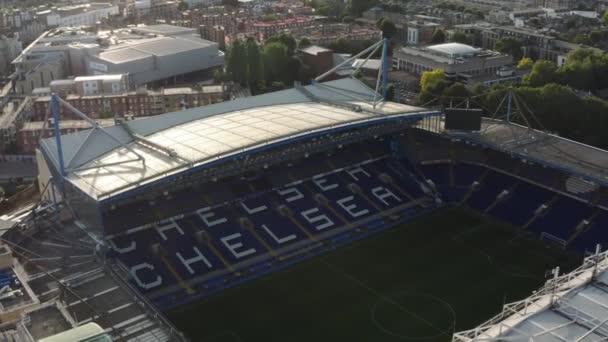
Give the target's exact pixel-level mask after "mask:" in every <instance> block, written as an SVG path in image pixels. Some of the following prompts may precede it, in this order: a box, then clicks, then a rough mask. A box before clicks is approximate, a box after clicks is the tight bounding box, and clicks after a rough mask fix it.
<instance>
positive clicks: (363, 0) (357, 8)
mask: <svg viewBox="0 0 608 342" xmlns="http://www.w3.org/2000/svg"><path fill="white" fill-rule="evenodd" d="M377 4H378V0H351V1H350V12H351V14H352V16H353V17H360V16H361V14H363V12H365V11H367V10H368V9H370V8H372V7H374V6H376V5H377Z"/></svg>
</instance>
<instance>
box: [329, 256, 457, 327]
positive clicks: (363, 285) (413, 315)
mask: <svg viewBox="0 0 608 342" xmlns="http://www.w3.org/2000/svg"><path fill="white" fill-rule="evenodd" d="M318 260H319V262H321V263H322V264H324V265H325V266H327V267H328V268H329V269H330V270H332V271H334V272H336V273H339V274H341V275H343V276H344V277H346V278H347V279H349V280H351V281H352V282H354V283H356V284H357V285H359V286H360V287H362V288H364V289H366V290H367V291H368V292H370V293H371V294H373V295H375V296H376V297H378V298H380V299H382V300H384V301H385V302H387V303H389V304H392V305H394V306H395V307H396V308H398V309H399V310H401V311H403V312H404V313H406V314H409V315H410V316H412V317H414V318H416V319H418V320H419V321H421V322H423V323H424V324H426V325H428V326H429V327H430V328H433V329H435V330H436V331H437V332H439V333H441V335H444V334H446V333H448V332H446V331H444V330H442V329H440V328H438V327H436V326H435V325H434V324H433V323H432V322H429V321H428V320H427V319H426V318H424V317H422V316H420V315H418V314H416V313H415V312H412V311H410V310H408V309H407V308H405V307H403V306H402V305H400V304H399V303H397V302H395V301H394V300H392V299H390V298H388V297H386V296H385V295H383V294H382V293H380V292H378V291H376V290H374V289H373V288H371V287H369V286H368V285H366V284H365V283H363V282H362V281H361V280H359V279H357V278H356V277H354V276H352V275H350V274H348V273H346V272H344V271H342V270H341V269H339V268H338V267H336V266H334V265H332V264H330V263H329V262H327V261H325V259H323V258H319V259H318Z"/></svg>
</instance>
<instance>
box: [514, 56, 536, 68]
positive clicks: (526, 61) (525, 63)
mask: <svg viewBox="0 0 608 342" xmlns="http://www.w3.org/2000/svg"><path fill="white" fill-rule="evenodd" d="M533 66H534V61H533V60H532V58H529V57H524V58H522V59H520V60H519V63H517V69H532V67H533Z"/></svg>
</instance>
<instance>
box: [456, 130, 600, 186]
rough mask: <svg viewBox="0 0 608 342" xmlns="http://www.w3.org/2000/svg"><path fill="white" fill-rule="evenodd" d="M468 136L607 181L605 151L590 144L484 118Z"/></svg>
mask: <svg viewBox="0 0 608 342" xmlns="http://www.w3.org/2000/svg"><path fill="white" fill-rule="evenodd" d="M467 138H468V139H470V140H473V141H476V142H478V143H481V144H485V145H489V146H491V147H492V148H495V149H498V150H502V151H506V152H508V153H510V154H513V155H519V156H521V157H522V158H524V159H526V160H530V161H535V162H538V163H540V164H541V165H550V166H551V167H553V168H556V169H559V170H563V169H567V170H570V172H573V173H575V174H577V175H578V176H581V177H583V178H585V179H588V180H591V181H594V182H598V183H600V184H604V185H606V184H608V153H606V151H604V150H601V149H599V148H596V147H593V146H589V145H585V144H581V143H579V142H576V141H572V140H568V139H565V138H562V137H559V136H557V135H553V134H549V133H545V132H541V131H537V130H532V129H529V128H527V127H524V126H520V125H516V124H513V123H508V122H505V121H500V120H491V119H484V120H483V121H482V129H481V131H479V132H473V133H470V134H468V136H467Z"/></svg>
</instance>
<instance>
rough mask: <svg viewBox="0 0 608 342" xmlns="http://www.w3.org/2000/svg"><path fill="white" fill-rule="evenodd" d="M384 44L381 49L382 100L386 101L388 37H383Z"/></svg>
mask: <svg viewBox="0 0 608 342" xmlns="http://www.w3.org/2000/svg"><path fill="white" fill-rule="evenodd" d="M383 40H384V45H383V46H382V49H383V50H384V51H383V52H382V54H383V55H384V60H383V61H382V97H383V98H384V101H386V94H387V91H386V90H387V89H386V88H387V86H388V67H389V65H388V38H384V39H383Z"/></svg>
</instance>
